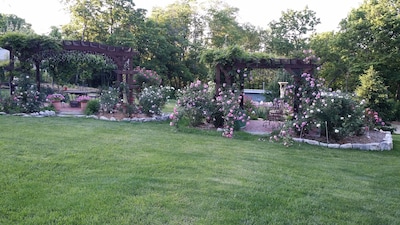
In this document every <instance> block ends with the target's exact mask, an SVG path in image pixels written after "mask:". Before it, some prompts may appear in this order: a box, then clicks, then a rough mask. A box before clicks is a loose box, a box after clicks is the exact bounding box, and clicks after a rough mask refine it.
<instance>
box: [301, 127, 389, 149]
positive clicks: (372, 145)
mask: <svg viewBox="0 0 400 225" xmlns="http://www.w3.org/2000/svg"><path fill="white" fill-rule="evenodd" d="M380 132H382V133H385V134H386V135H385V137H384V138H383V140H382V141H381V142H374V143H367V144H362V143H345V144H329V143H324V142H319V141H315V140H310V139H304V138H293V141H295V142H300V143H307V144H310V145H318V146H323V147H328V148H337V149H359V150H365V151H385V150H386V151H390V150H392V149H393V138H392V134H391V133H390V132H389V131H380Z"/></svg>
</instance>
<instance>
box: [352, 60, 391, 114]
mask: <svg viewBox="0 0 400 225" xmlns="http://www.w3.org/2000/svg"><path fill="white" fill-rule="evenodd" d="M360 82H361V84H360V86H358V87H357V88H356V91H355V92H356V94H357V96H358V97H359V99H360V100H365V103H366V107H368V108H370V109H372V110H374V111H376V112H378V113H379V114H380V115H381V117H382V118H385V119H392V118H393V117H394V116H393V109H394V107H395V106H394V102H393V101H388V98H389V91H388V90H387V87H386V86H385V85H384V83H383V79H382V78H381V77H380V76H379V74H378V72H376V71H375V69H374V68H373V67H372V66H371V67H370V68H369V69H368V70H366V71H365V73H364V74H363V75H361V76H360Z"/></svg>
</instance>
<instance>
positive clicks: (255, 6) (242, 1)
mask: <svg viewBox="0 0 400 225" xmlns="http://www.w3.org/2000/svg"><path fill="white" fill-rule="evenodd" d="M133 2H134V3H135V5H136V7H137V8H144V9H147V10H148V14H150V12H151V10H152V8H153V7H165V6H167V5H169V4H171V3H174V2H175V0H133ZM225 2H227V3H228V4H229V5H230V6H233V7H237V8H239V15H238V18H237V20H238V22H239V23H250V24H252V25H254V26H256V27H261V28H266V27H268V24H269V23H270V22H271V21H273V20H279V18H280V17H281V14H282V12H283V11H286V10H288V9H292V10H296V11H299V10H303V9H304V8H305V7H306V6H308V8H309V9H310V10H313V11H314V12H316V16H317V18H320V20H321V24H319V25H318V26H317V27H316V29H317V32H325V31H335V30H337V28H338V25H339V22H340V21H341V20H342V19H344V18H346V17H347V15H348V13H350V11H351V10H352V9H353V8H358V7H359V6H360V5H361V4H362V2H363V0H335V1H326V0H279V1H276V0H274V1H272V0H263V1H260V0H225ZM0 13H4V14H15V15H17V16H18V17H20V18H23V19H25V21H26V22H27V23H30V24H32V28H33V30H35V32H36V33H38V34H48V33H49V32H50V27H51V26H57V27H58V26H60V25H63V24H67V23H68V22H69V15H68V13H66V11H65V10H64V6H63V5H62V4H61V3H60V1H59V0H0Z"/></svg>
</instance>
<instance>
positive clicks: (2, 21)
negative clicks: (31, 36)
mask: <svg viewBox="0 0 400 225" xmlns="http://www.w3.org/2000/svg"><path fill="white" fill-rule="evenodd" d="M7 32H24V33H34V31H33V30H32V25H31V24H30V23H27V22H26V21H25V19H22V18H19V17H18V16H16V15H13V14H3V13H0V34H5V33H7Z"/></svg>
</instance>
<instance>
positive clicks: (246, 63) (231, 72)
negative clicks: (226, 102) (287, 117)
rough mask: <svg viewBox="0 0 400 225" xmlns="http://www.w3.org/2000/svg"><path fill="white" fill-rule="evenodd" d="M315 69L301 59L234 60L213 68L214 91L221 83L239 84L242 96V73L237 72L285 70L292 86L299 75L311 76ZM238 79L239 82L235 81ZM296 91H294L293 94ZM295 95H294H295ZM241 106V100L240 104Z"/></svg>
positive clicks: (296, 81) (295, 106) (296, 102)
mask: <svg viewBox="0 0 400 225" xmlns="http://www.w3.org/2000/svg"><path fill="white" fill-rule="evenodd" d="M315 67H316V65H315V64H313V63H311V62H310V63H307V62H304V61H303V60H301V59H274V58H268V59H260V60H234V61H233V63H230V64H221V63H218V64H217V65H216V67H215V83H216V90H218V89H219V88H220V87H221V83H225V84H226V85H228V86H232V84H233V83H235V82H238V81H239V84H240V91H241V94H243V89H244V77H243V74H242V73H237V71H238V70H240V71H243V70H247V71H251V70H252V69H279V68H282V69H285V70H286V71H288V72H289V73H290V74H292V75H293V76H294V82H295V83H294V85H295V86H297V84H298V83H299V82H300V78H301V75H302V74H303V73H309V74H311V75H313V72H314V68H315ZM236 74H239V78H236ZM237 79H239V80H237ZM297 91H298V90H297V89H295V92H297ZM295 94H296V93H295ZM295 96H297V95H295ZM294 103H295V105H294V106H293V107H294V110H295V111H297V106H298V101H297V100H296V99H295V101H294ZM241 106H243V98H242V102H241Z"/></svg>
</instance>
